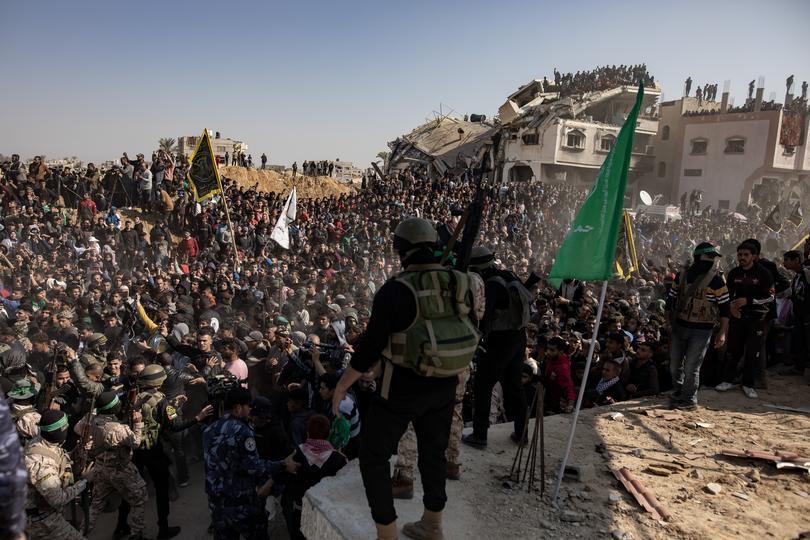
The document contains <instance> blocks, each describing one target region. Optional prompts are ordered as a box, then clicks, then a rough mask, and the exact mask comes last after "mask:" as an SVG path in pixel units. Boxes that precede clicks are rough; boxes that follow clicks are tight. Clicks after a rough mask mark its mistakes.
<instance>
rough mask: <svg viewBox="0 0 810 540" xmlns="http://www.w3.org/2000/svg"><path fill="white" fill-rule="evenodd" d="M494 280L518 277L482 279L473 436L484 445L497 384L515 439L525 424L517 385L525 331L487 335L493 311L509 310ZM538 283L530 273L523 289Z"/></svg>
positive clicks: (486, 273) (522, 395)
mask: <svg viewBox="0 0 810 540" xmlns="http://www.w3.org/2000/svg"><path fill="white" fill-rule="evenodd" d="M495 276H500V277H503V278H504V280H505V281H506V282H509V281H511V280H514V279H517V276H515V275H514V274H512V273H511V272H506V271H504V270H495V269H488V270H485V271H484V272H482V275H481V277H482V278H484V280H485V293H486V308H485V311H484V317H483V318H482V319H481V328H483V329H484V331H485V334H484V337H483V339H482V340H481V348H482V349H483V350H482V351H479V352H480V354H479V356H478V357H477V358H476V362H475V381H474V386H473V387H474V391H473V396H474V400H475V401H474V405H473V435H474V436H475V437H476V438H478V439H481V440H484V441H485V440H486V439H487V430H489V410H490V406H491V403H492V397H491V396H492V387H494V386H495V383H496V382H500V383H501V388H502V389H503V401H504V408H505V409H506V416H507V418H508V419H509V420H514V422H515V433H516V434H517V436H518V437H520V436H522V435H523V427H524V425H525V424H526V394H525V393H524V392H523V388H522V385H521V382H520V378H521V374H522V373H523V354H524V350H525V349H526V329H525V328H515V329H514V330H497V331H490V332H487V331H486V329H487V328H488V327H489V324H490V321H492V319H493V316H494V312H495V310H496V309H498V310H500V309H507V308H508V307H509V291H507V290H506V288H504V287H503V285H501V284H499V283H497V282H495V281H493V280H492V279H490V278H492V277H495ZM539 281H540V276H538V275H537V274H534V273H532V275H531V276H529V279H527V280H526V282H525V283H524V284H523V286H524V287H526V289H527V290H531V289H532V288H533V287H534V286H535V285H536V284H537V283H538V282H539Z"/></svg>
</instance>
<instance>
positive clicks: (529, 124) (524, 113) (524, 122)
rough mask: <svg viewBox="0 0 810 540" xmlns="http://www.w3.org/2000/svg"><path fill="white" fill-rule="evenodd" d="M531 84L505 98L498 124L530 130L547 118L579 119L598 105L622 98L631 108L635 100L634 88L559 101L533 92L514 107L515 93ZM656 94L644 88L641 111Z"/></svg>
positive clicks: (554, 96)
mask: <svg viewBox="0 0 810 540" xmlns="http://www.w3.org/2000/svg"><path fill="white" fill-rule="evenodd" d="M535 82H536V81H532V83H530V84H528V85H525V86H523V87H521V88H520V89H519V90H518V91H517V92H515V93H514V94H512V95H511V96H509V98H507V100H506V102H505V103H504V104H503V105H501V107H500V108H499V109H498V114H499V116H500V120H501V122H502V123H503V124H504V126H505V127H507V126H510V125H520V126H521V127H526V128H530V129H533V128H537V127H540V126H541V124H543V123H544V121H545V120H547V119H549V118H580V117H582V116H584V115H586V113H587V112H588V111H589V110H590V109H594V108H596V107H597V106H599V105H600V104H603V103H606V102H608V101H610V100H616V99H621V98H624V101H626V102H627V103H628V104H630V105H631V101H630V100H631V99H635V95H636V93H637V92H638V87H637V86H617V87H615V88H610V89H607V90H597V91H593V92H586V93H584V94H579V95H574V96H568V97H563V98H561V97H560V95H559V93H556V92H546V93H543V92H537V93H535V94H534V95H533V96H532V95H530V96H528V97H530V99H529V101H527V102H525V104H524V105H523V106H518V104H517V102H515V100H514V99H513V98H514V97H516V95H517V94H518V93H519V92H523V91H524V90H530V89H531V88H532V87H533V86H534V83H535ZM660 94H661V92H660V90H658V89H657V88H654V87H653V88H645V89H644V102H643V103H642V110H643V109H644V108H645V107H647V106H649V105H651V104H653V103H654V102H655V100H656V99H657V98H658V96H659V95H660ZM524 99H525V97H524ZM628 110H629V107H628ZM622 121H623V120H622Z"/></svg>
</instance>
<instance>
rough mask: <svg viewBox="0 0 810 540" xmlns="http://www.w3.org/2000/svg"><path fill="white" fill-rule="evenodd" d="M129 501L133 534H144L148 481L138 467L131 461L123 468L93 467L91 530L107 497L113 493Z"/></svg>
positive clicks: (130, 526) (129, 520) (129, 521)
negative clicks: (145, 480)
mask: <svg viewBox="0 0 810 540" xmlns="http://www.w3.org/2000/svg"><path fill="white" fill-rule="evenodd" d="M114 492H115V493H118V494H120V495H121V498H122V499H123V500H125V501H126V502H127V503H129V506H130V512H129V519H128V520H127V521H128V524H129V528H130V529H131V530H132V534H133V535H137V534H142V533H143V528H144V505H145V504H146V498H147V494H146V482H144V480H143V478H142V477H141V475H140V473H139V472H138V468H137V467H136V466H135V465H134V464H133V463H132V462H129V463H127V465H126V466H125V467H123V468H113V467H110V466H103V465H102V466H100V465H99V464H96V465H95V467H93V502H91V503H90V530H92V529H93V527H94V526H95V524H96V519H97V518H98V515H99V514H100V513H101V512H103V511H104V506H105V505H106V504H107V499H108V498H109V496H110V495H112V494H113V493H114Z"/></svg>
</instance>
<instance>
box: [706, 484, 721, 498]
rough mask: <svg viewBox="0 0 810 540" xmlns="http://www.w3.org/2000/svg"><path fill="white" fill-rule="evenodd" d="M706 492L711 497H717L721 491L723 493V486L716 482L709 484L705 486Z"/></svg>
mask: <svg viewBox="0 0 810 540" xmlns="http://www.w3.org/2000/svg"><path fill="white" fill-rule="evenodd" d="M706 491H707V492H709V493H711V494H712V495H717V494H719V493H720V492H721V491H723V486H721V485H720V484H718V483H717V482H709V483H708V484H706Z"/></svg>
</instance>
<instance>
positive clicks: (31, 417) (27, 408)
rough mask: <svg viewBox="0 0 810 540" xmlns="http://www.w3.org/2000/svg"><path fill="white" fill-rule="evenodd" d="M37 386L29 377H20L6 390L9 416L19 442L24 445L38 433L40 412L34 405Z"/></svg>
mask: <svg viewBox="0 0 810 540" xmlns="http://www.w3.org/2000/svg"><path fill="white" fill-rule="evenodd" d="M37 390H38V388H37V387H36V386H35V385H34V383H32V382H31V380H30V379H28V378H26V379H20V380H19V381H17V382H16V383H15V384H14V386H13V387H12V389H11V390H9V392H8V400H9V402H10V403H11V418H12V419H13V420H14V426H15V427H16V428H17V435H18V436H19V437H20V443H21V444H22V445H23V446H25V445H26V443H28V441H30V440H31V439H33V438H34V437H36V436H37V435H39V427H38V426H37V424H39V419H40V414H39V412H37V410H36V408H35V407H34V403H36V399H37Z"/></svg>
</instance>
